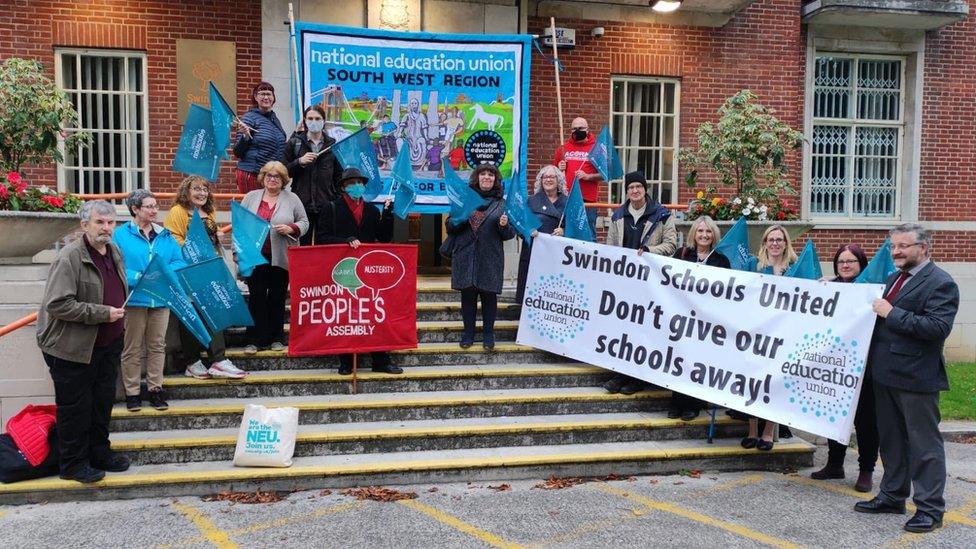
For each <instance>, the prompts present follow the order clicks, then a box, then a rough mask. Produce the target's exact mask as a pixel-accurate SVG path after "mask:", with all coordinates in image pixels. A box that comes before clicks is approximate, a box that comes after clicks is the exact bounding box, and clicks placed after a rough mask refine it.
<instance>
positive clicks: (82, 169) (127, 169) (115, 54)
mask: <svg viewBox="0 0 976 549" xmlns="http://www.w3.org/2000/svg"><path fill="white" fill-rule="evenodd" d="M65 55H74V56H75V59H74V63H75V75H76V76H77V77H79V78H80V75H81V57H82V56H90V57H110V58H121V59H124V63H123V64H122V66H123V70H124V74H123V76H122V78H123V80H122V82H123V83H126V84H127V83H128V82H129V79H128V76H129V65H130V60H131V59H139V60H140V61H141V65H142V71H141V72H142V74H141V75H139V78H140V79H141V81H142V91H132V90H88V89H81V88H75V87H66V86H65V82H64V62H65V57H64V56H65ZM54 73H55V83H56V84H57V85H58V87H59V88H61V89H62V90H64V92H65V93H67V94H68V95H69V97H73V96H74V95H75V94H80V93H89V94H94V95H118V96H122V97H136V98H137V100H141V101H142V107H143V108H142V116H141V118H142V121H141V122H142V129H141V130H138V129H133V128H134V127H135V124H134V123H132V121H130V122H129V123H128V124H129V127H128V128H121V129H113V130H95V131H97V132H98V133H114V134H122V135H123V136H124V140H123V146H122V150H123V154H124V155H126V158H127V159H128V158H129V156H130V155H132V154H133V152H132V151H134V150H137V149H135V147H134V146H133V144H132V140H134V139H135V136H136V135H138V134H141V135H142V147H140V148H141V149H142V151H141V152H142V158H143V166H142V167H133V165H134V164H135V162H136V160H135V158H132V159H131V160H127V162H125V164H126V165H125V166H124V167H121V168H116V167H100V168H94V167H91V166H80V165H79V166H65V164H64V162H58V174H57V181H58V189H59V190H61V191H62V192H79V191H80V192H90V189H85V185H84V184H82V185H81V188H79V189H69V188H67V187H68V182H67V181H68V176H67V172H68V171H69V170H70V171H77V172H78V173H79V174H80V177H81V179H85V178H86V174H90V173H92V172H95V171H100V172H122V173H123V174H124V179H123V185H124V190H125V192H131V191H133V190H135V189H136V188H138V187H137V184H136V178H135V177H134V174H135V173H141V174H142V181H143V186H142V188H145V189H149V188H150V180H149V173H150V170H149V163H150V158H149V71H148V59H147V56H146V53H145V52H142V51H132V50H110V49H96V48H55V50H54ZM73 84H74V83H73ZM78 103H79V104H78V105H77V110H78V114H79V117H78V121H79V124H80V123H81V120H82V119H83V118H82V115H83V113H84V110H83V109H86V108H88V106H87V105H84V104H82V101H81V100H80V98H79V102H78ZM123 116H124V117H125V118H126V119H128V118H130V117H129V111H128V110H127V109H123ZM89 131H90V129H89ZM98 146H99V145H98V144H97V143H92V145H91V147H98ZM59 148H60V151H61V154H62V157H63V158H65V159H66V158H67V157H68V156H67V154H66V152H67V151H66V150H65V147H64V142H63V141H61V142H60V143H59ZM100 157H104V154H100ZM110 157H111V155H110ZM75 158H76V159H79V160H80V159H81V158H82V153H81V148H80V147H79V149H78V150H77V151H75ZM79 164H80V162H79Z"/></svg>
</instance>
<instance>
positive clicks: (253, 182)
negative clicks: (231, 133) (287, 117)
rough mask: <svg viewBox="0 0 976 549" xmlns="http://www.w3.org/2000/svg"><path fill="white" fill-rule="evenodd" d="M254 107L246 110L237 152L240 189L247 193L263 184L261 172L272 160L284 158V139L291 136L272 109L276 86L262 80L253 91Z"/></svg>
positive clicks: (242, 120) (242, 118) (238, 188)
mask: <svg viewBox="0 0 976 549" xmlns="http://www.w3.org/2000/svg"><path fill="white" fill-rule="evenodd" d="M251 103H252V104H253V105H254V106H253V107H252V108H251V110H249V111H247V112H246V113H244V116H242V117H241V123H239V124H238V127H239V128H240V130H239V131H238V133H237V142H236V143H235V144H234V156H236V157H237V159H238V162H237V190H238V192H240V193H241V194H246V193H249V192H251V191H255V190H257V189H260V188H261V184H260V183H258V172H259V171H261V167H262V166H264V165H265V164H267V163H268V162H271V161H272V160H279V161H280V160H281V159H282V157H284V154H285V141H286V140H287V138H288V136H287V135H285V130H284V129H283V128H282V127H281V121H280V120H278V116H277V115H276V114H275V113H274V111H273V110H271V108H272V107H274V104H275V91H274V86H272V85H271V84H269V83H267V82H261V83H260V84H258V85H257V86H255V87H254V91H253V92H251Z"/></svg>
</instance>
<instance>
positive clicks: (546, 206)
mask: <svg viewBox="0 0 976 549" xmlns="http://www.w3.org/2000/svg"><path fill="white" fill-rule="evenodd" d="M566 195H567V192H566V176H565V175H563V172H562V170H560V169H559V168H557V167H555V166H553V165H548V166H543V167H542V169H540V170H539V173H537V174H536V176H535V189H534V194H533V195H532V196H530V197H529V209H531V210H532V213H534V214H535V215H536V217H538V218H539V223H540V225H539V228H538V229H537V230H536V231H534V232H533V233H532V237H533V238H535V236H536V235H537V234H538V233H546V234H553V235H556V236H562V235H563V226H564V225H565V223H563V209H564V208H565V207H566ZM531 256H532V244H531V243H530V242H523V243H522V251H521V253H519V268H518V288H517V289H516V293H515V300H516V302H518V303H521V302H522V298H523V297H525V277H526V276H528V274H529V259H530V258H531Z"/></svg>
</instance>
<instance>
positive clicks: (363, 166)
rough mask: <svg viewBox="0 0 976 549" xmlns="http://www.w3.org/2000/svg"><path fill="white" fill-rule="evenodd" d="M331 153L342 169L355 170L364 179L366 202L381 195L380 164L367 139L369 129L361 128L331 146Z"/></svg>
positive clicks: (370, 142)
mask: <svg viewBox="0 0 976 549" xmlns="http://www.w3.org/2000/svg"><path fill="white" fill-rule="evenodd" d="M332 153H333V154H335V156H336V158H337V159H339V163H340V164H342V167H343V169H348V168H356V169H358V170H359V171H360V172H361V173H362V174H363V177H365V178H366V192H365V193H364V194H363V199H364V200H365V201H366V202H371V201H372V200H373V199H375V198H376V197H377V196H379V195H380V194H382V193H383V179H381V178H380V163H379V161H377V160H376V149H374V148H373V142H372V141H371V140H370V139H369V128H362V129H360V130H359V131H357V132H356V133H354V134H352V135H350V136H349V137H347V138H345V139H343V140H341V141H338V142H337V143H336V144H335V145H332ZM397 158H398V160H399V157H397Z"/></svg>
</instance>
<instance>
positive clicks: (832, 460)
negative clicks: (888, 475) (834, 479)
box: [827, 379, 880, 473]
mask: <svg viewBox="0 0 976 549" xmlns="http://www.w3.org/2000/svg"><path fill="white" fill-rule="evenodd" d="M874 408H875V397H874V384H873V383H872V381H871V380H870V379H865V380H864V385H863V387H862V388H861V399H860V400H859V401H858V402H857V411H855V412H854V431H855V433H856V435H857V454H858V456H857V465H858V468H859V470H860V471H862V472H865V473H872V472H874V464H875V463H877V461H878V446H879V444H880V443H879V441H878V415H877V413H876V412H875V409H874ZM846 454H847V444H844V443H841V442H838V441H836V440H828V441H827V465H830V466H833V467H843V466H844V456H845V455H846Z"/></svg>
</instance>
